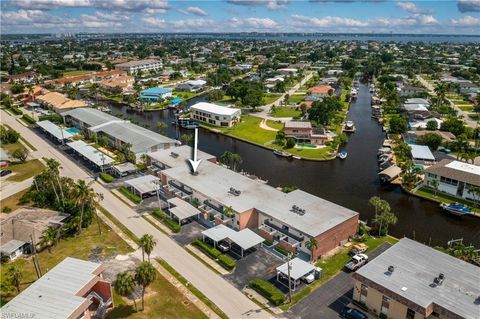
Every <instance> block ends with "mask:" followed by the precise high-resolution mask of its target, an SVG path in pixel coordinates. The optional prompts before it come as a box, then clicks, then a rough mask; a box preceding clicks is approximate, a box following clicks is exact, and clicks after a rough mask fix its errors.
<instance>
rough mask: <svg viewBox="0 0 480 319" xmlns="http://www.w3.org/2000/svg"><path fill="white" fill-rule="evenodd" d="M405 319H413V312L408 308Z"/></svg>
mask: <svg viewBox="0 0 480 319" xmlns="http://www.w3.org/2000/svg"><path fill="white" fill-rule="evenodd" d="M405 318H406V319H415V311H414V310H412V309H410V308H409V309H408V310H407V316H406V317H405Z"/></svg>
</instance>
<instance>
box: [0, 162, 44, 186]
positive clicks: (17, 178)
mask: <svg viewBox="0 0 480 319" xmlns="http://www.w3.org/2000/svg"><path fill="white" fill-rule="evenodd" d="M44 168H45V165H43V163H42V162H41V161H40V160H38V159H34V160H31V161H27V162H25V163H18V164H17V163H12V164H10V165H9V166H8V169H9V170H12V171H13V172H15V173H16V174H15V175H13V176H10V177H8V178H7V181H13V182H21V181H23V180H26V179H27V178H30V177H32V176H34V175H37V174H38V173H40V172H41V171H42V170H43V169H44Z"/></svg>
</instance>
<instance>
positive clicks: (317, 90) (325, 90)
mask: <svg viewBox="0 0 480 319" xmlns="http://www.w3.org/2000/svg"><path fill="white" fill-rule="evenodd" d="M330 92H332V93H333V92H335V89H334V88H333V87H331V86H330V85H320V86H312V87H311V88H309V89H308V93H309V94H311V95H317V96H319V97H326V96H328V95H329V93H330Z"/></svg>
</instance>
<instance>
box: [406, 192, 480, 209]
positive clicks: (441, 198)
mask: <svg viewBox="0 0 480 319" xmlns="http://www.w3.org/2000/svg"><path fill="white" fill-rule="evenodd" d="M415 194H416V195H419V196H421V197H424V198H427V199H430V200H433V201H435V202H438V203H448V204H450V203H462V204H464V205H467V206H469V207H470V208H472V209H473V210H474V211H475V212H476V213H480V208H475V207H474V205H473V203H472V202H471V201H468V200H464V199H460V198H457V197H454V196H450V195H448V194H445V193H442V192H437V194H435V191H434V190H433V189H431V188H429V187H426V186H424V187H421V188H420V189H418V190H417V191H416V192H415Z"/></svg>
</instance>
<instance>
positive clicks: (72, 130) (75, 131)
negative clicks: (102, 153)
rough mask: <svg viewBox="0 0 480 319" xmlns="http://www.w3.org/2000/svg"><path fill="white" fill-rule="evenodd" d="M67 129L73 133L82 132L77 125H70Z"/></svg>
mask: <svg viewBox="0 0 480 319" xmlns="http://www.w3.org/2000/svg"><path fill="white" fill-rule="evenodd" d="M65 131H67V132H68V133H71V134H78V133H80V130H79V129H78V128H76V127H69V128H67V129H66V130H65Z"/></svg>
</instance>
